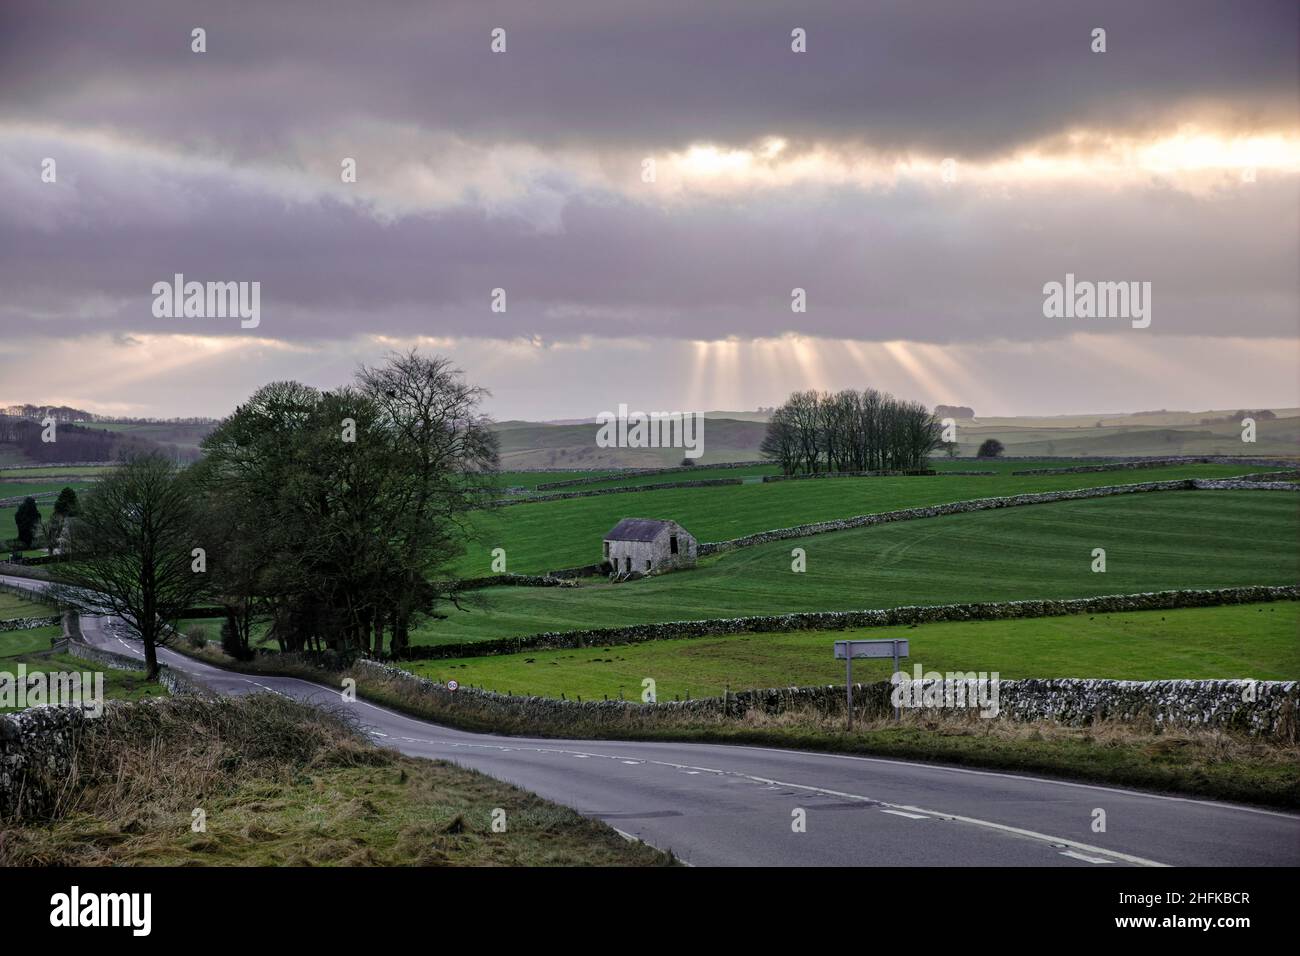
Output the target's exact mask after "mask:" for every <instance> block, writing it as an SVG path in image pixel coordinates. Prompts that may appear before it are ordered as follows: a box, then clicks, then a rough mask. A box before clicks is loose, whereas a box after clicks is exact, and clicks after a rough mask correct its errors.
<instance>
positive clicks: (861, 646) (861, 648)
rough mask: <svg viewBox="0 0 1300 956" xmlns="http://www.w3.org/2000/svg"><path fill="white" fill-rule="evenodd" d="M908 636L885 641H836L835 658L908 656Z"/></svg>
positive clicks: (840, 659) (838, 659)
mask: <svg viewBox="0 0 1300 956" xmlns="http://www.w3.org/2000/svg"><path fill="white" fill-rule="evenodd" d="M907 656H908V647H907V638H905V637H904V638H900V639H897V640H884V641H836V642H835V659H836V660H837V661H843V660H848V659H849V658H850V657H907Z"/></svg>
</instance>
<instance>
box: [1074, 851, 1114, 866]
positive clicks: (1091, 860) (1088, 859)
mask: <svg viewBox="0 0 1300 956" xmlns="http://www.w3.org/2000/svg"><path fill="white" fill-rule="evenodd" d="M1061 856H1072V857H1074V858H1075V859H1076V860H1083V861H1084V862H1085V863H1114V862H1115V861H1114V860H1102V859H1099V858H1098V857H1095V856H1084V855H1083V854H1082V853H1075V852H1074V851H1073V850H1062V851H1061Z"/></svg>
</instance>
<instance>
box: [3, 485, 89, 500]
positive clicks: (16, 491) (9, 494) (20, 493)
mask: <svg viewBox="0 0 1300 956" xmlns="http://www.w3.org/2000/svg"><path fill="white" fill-rule="evenodd" d="M87 487H89V483H88V482H85V481H75V480H74V481H41V482H33V481H0V498H24V497H26V496H27V495H40V494H49V493H50V492H54V493H55V494H58V493H59V492H60V491H62V490H63V489H64V488H71V489H72V490H73V491H76V492H77V493H78V494H80V493H81V492H82V491H84V490H85V489H86V488H87ZM51 503H53V502H51Z"/></svg>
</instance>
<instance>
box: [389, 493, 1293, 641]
mask: <svg viewBox="0 0 1300 956" xmlns="http://www.w3.org/2000/svg"><path fill="white" fill-rule="evenodd" d="M866 480H868V481H869V480H872V479H866ZM881 480H883V479H881ZM902 480H907V479H902ZM914 480H916V481H926V480H928V479H914ZM846 481H847V479H846ZM844 483H845V482H841V481H833V482H827V484H834V485H840V484H844ZM805 484H813V483H806V482H790V483H786V486H797V485H805ZM769 487H782V485H773V486H769ZM688 490H689V489H688ZM727 490H731V491H739V490H742V489H740V488H737V489H727ZM708 491H711V489H695V492H696V493H697V494H698V493H700V492H708ZM656 494H661V495H668V494H671V492H657V493H656ZM627 497H632V496H630V495H629V496H627ZM595 500H599V499H595ZM561 504H563V503H561ZM553 506H554V505H537V506H534V507H537V508H544V507H553ZM509 510H511V511H521V510H525V506H521V507H519V508H514V509H509ZM1297 517H1298V509H1297V501H1296V499H1295V498H1294V497H1293V496H1292V495H1290V494H1286V493H1281V492H1259V491H1237V492H1233V491H1179V492H1165V493H1153V494H1137V495H1125V496H1122V497H1113V498H1098V499H1088V500H1082V501H1066V502H1055V503H1052V504H1042V505H1030V506H1026V507H1020V508H1010V509H1005V510H997V511H983V512H974V513H970V514H959V515H948V516H945V517H940V518H925V519H919V520H915V521H903V522H898V523H894V524H887V525H880V526H876V527H868V528H858V529H854V530H850V531H838V532H832V533H828V534H823V535H816V536H813V537H808V538H802V539H797V540H790V541H778V542H774V543H772V544H768V545H760V546H756V547H751V548H744V549H741V550H738V551H733V552H730V553H726V554H722V555H717V556H714V557H711V558H708V559H705V560H704V561H702V562H701V563H700V566H699V567H698V568H696V569H694V570H688V571H679V572H675V573H671V574H665V575H660V576H656V577H652V578H647V579H645V580H640V581H633V582H629V583H625V584H609V583H608V582H606V581H604V580H603V579H599V578H598V579H594V580H593V579H589V582H590V583H584V584H583V586H581V587H579V588H525V587H506V588H489V589H485V590H482V591H476V592H471V593H470V594H469V595H467V598H468V600H470V601H472V602H475V604H477V605H478V606H474V607H473V608H472V610H470V611H469V612H461V611H457V610H455V609H450V610H447V614H448V615H449V616H448V618H447V619H446V620H433V621H428V622H426V623H425V624H423V625H422V626H421V627H420V628H419V629H418V630H417V631H416V632H415V633H414V634H413V636H412V639H413V642H414V643H448V642H455V641H462V640H477V639H482V638H488V637H503V636H509V635H521V634H532V633H537V632H540V631H549V630H574V629H580V628H590V627H616V626H622V625H627V624H635V623H645V622H652V621H666V620H682V619H698V618H710V617H738V616H744V615H753V614H776V613H784V612H788V611H824V610H841V609H854V608H880V607H893V606H899V605H904V604H947V603H952V602H963V601H997V600H1012V599H1023V598H1069V597H1087V596H1090V595H1100V594H1124V593H1133V592H1138V591H1158V590H1164V589H1169V588H1188V587H1197V588H1201V587H1204V588H1210V587H1229V586H1237V585H1250V584H1295V583H1296V582H1297V578H1298V570H1300V569H1298V567H1297V549H1296V540H1297V535H1298V533H1300V521H1298V520H1297ZM724 518H725V516H724ZM563 532H564V529H563V528H562V527H558V526H557V527H555V529H554V533H555V536H556V537H557V538H558V537H560V535H561V534H562V533H563ZM794 547H802V548H804V549H805V550H806V551H807V571H806V572H805V573H801V574H797V573H793V572H792V571H791V570H790V566H791V557H790V552H791V549H792V548H794ZM1098 547H1100V548H1105V549H1106V551H1107V571H1106V573H1104V574H1096V573H1093V572H1092V571H1091V569H1090V565H1091V560H1092V559H1091V553H1092V549H1093V548H1098Z"/></svg>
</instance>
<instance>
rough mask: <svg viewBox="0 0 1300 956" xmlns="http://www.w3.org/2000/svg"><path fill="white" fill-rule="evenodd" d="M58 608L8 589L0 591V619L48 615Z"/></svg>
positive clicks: (9, 619)
mask: <svg viewBox="0 0 1300 956" xmlns="http://www.w3.org/2000/svg"><path fill="white" fill-rule="evenodd" d="M57 613H58V610H57V609H55V608H54V607H52V606H51V605H49V604H41V603H39V602H37V601H29V600H27V599H26V598H24V597H20V596H19V595H17V594H12V593H10V592H9V591H0V621H12V620H14V619H15V618H20V617H49V616H50V615H52V614H57Z"/></svg>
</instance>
